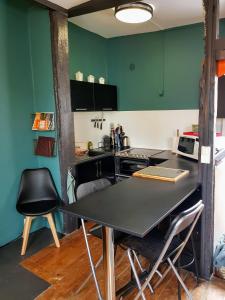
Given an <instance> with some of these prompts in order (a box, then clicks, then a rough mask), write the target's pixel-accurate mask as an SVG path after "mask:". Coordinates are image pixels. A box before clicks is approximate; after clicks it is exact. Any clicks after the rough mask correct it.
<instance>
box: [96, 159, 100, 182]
mask: <svg viewBox="0 0 225 300" xmlns="http://www.w3.org/2000/svg"><path fill="white" fill-rule="evenodd" d="M96 168H97V170H96V177H97V178H98V177H99V171H98V161H97V162H96Z"/></svg>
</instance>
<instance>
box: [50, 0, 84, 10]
mask: <svg viewBox="0 0 225 300" xmlns="http://www.w3.org/2000/svg"><path fill="white" fill-rule="evenodd" d="M50 2H52V3H55V4H58V5H59V6H62V7H64V8H66V9H69V8H71V7H74V6H76V5H79V4H81V3H84V2H87V0H50Z"/></svg>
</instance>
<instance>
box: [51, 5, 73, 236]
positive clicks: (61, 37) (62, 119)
mask: <svg viewBox="0 0 225 300" xmlns="http://www.w3.org/2000/svg"><path fill="white" fill-rule="evenodd" d="M49 14H50V24H51V41H52V61H53V76H54V92H55V102H56V118H57V127H58V128H57V129H58V150H59V162H60V173H61V187H62V198H63V201H64V202H65V203H68V197H67V187H66V181H67V170H68V167H70V166H71V165H72V163H73V160H74V149H75V146H74V144H75V143H74V122H73V113H72V112H71V102H70V81H69V58H68V53H69V46H68V20H67V14H64V13H62V12H59V11H51V10H50V12H49ZM74 228H76V222H75V220H74V218H71V217H69V216H68V215H64V232H65V233H69V232H71V231H72V230H73V229H74Z"/></svg>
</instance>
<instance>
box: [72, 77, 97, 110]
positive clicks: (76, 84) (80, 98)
mask: <svg viewBox="0 0 225 300" xmlns="http://www.w3.org/2000/svg"><path fill="white" fill-rule="evenodd" d="M70 91H71V107H72V111H93V110H94V85H93V83H90V82H85V81H76V80H70Z"/></svg>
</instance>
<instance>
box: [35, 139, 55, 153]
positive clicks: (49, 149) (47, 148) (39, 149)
mask: <svg viewBox="0 0 225 300" xmlns="http://www.w3.org/2000/svg"><path fill="white" fill-rule="evenodd" d="M54 149H55V138H53V137H47V136H39V137H38V140H37V144H36V148H35V154H36V155H40V156H47V157H52V156H54Z"/></svg>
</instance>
